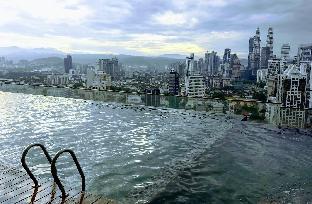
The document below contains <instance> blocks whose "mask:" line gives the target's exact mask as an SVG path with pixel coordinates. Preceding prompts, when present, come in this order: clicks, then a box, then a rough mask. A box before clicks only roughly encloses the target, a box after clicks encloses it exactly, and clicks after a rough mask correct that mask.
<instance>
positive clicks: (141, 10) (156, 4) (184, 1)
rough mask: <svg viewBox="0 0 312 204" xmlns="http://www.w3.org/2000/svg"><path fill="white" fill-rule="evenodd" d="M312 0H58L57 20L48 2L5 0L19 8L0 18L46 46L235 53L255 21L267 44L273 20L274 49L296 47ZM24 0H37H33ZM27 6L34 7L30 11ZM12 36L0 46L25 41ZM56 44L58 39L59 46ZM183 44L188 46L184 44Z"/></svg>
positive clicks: (4, 30) (9, 30)
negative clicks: (40, 4)
mask: <svg viewBox="0 0 312 204" xmlns="http://www.w3.org/2000/svg"><path fill="white" fill-rule="evenodd" d="M44 1H51V0H44ZM309 1H310V0H296V1H294V0H274V1H272V0H231V1H228V0H197V1H195V0H193V1H191V0H175V1H174V0H171V1H168V0H159V1H152V0H132V1H127V0H120V1H108V0H89V1H86V0H84V1H79V0H74V1H69V2H67V1H59V2H57V3H58V4H59V5H61V6H62V5H63V7H60V8H56V9H55V12H57V13H55V15H56V18H55V19H53V15H52V14H53V13H50V16H45V14H44V13H43V14H42V12H41V9H49V8H40V7H39V8H38V9H37V8H36V7H31V6H30V7H29V9H28V10H24V9H23V5H18V4H19V1H16V2H15V4H16V5H14V4H12V5H10V4H8V5H7V7H8V8H9V7H10V6H15V7H16V9H15V10H16V13H15V14H14V15H12V18H7V19H6V18H4V20H2V21H1V20H0V34H2V35H3V36H17V37H18V36H19V35H22V36H23V37H25V39H28V38H31V39H33V41H34V42H35V39H36V38H38V39H47V40H48V39H49V38H50V39H51V42H50V43H48V45H53V46H54V47H55V48H58V49H60V48H63V47H64V46H65V45H64V43H65V44H66V39H70V40H69V42H68V44H67V45H66V46H65V47H66V49H67V51H70V50H71V49H73V50H84V49H86V50H88V51H92V50H94V51H96V52H101V50H103V52H114V53H127V54H131V53H135V54H152V55H156V54H162V52H176V53H184V54H186V52H189V51H191V48H194V49H195V50H194V52H195V53H200V52H202V51H204V50H212V49H214V50H216V51H218V52H219V53H220V52H222V51H223V49H224V48H226V47H230V48H232V50H233V51H235V52H238V53H247V52H248V38H249V37H250V36H252V35H253V34H254V32H255V29H256V28H257V27H258V26H259V27H260V28H261V32H262V41H263V45H264V44H265V38H266V32H267V29H268V27H269V26H273V28H274V32H275V36H274V37H275V44H276V46H275V52H276V54H278V53H279V48H280V46H281V44H282V43H286V42H290V43H291V45H292V48H293V49H292V50H293V53H295V51H296V50H297V46H298V44H300V43H309V42H311V38H310V36H311V33H312V26H311V23H312V19H311V18H310V17H309V16H310V12H311V10H312V4H311V3H310V2H309ZM62 2H65V3H62ZM66 2H67V3H66ZM13 3H14V2H13ZM28 3H29V4H31V3H34V2H32V0H30V1H29V2H28ZM43 5H44V4H43ZM5 9H7V8H5ZM31 9H34V10H33V11H30V12H28V11H29V10H31ZM0 12H1V9H0ZM3 12H4V11H3ZM67 12H68V13H70V14H71V13H72V15H74V16H71V15H68V13H67ZM37 13H39V14H38V15H36V14H37ZM3 15H5V14H3ZM62 15H63V16H62ZM51 16H52V17H51ZM0 17H2V16H0ZM76 19H78V20H76ZM47 36H49V37H47ZM10 39H11V38H10ZM60 39H61V40H60ZM52 40H54V42H52ZM58 40H59V42H58ZM11 41H13V42H9V41H7V42H6V41H5V39H2V40H0V45H8V43H11V44H12V45H17V46H29V44H27V42H23V41H22V40H17V41H16V42H15V44H14V37H12V39H11ZM17 43H19V44H17ZM58 43H63V45H59V46H58ZM183 44H185V45H188V46H189V48H190V49H186V48H185V49H184V48H183ZM142 45H144V46H146V47H145V48H144V47H142ZM162 45H163V46H164V47H163V48H162V47H161V46H162ZM43 46H44V45H42V47H43ZM153 49H154V52H153ZM244 57H245V56H244Z"/></svg>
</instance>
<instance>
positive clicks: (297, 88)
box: [276, 65, 307, 128]
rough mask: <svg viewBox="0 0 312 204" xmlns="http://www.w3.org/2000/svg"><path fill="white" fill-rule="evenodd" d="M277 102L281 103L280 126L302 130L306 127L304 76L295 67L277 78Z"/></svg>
mask: <svg viewBox="0 0 312 204" xmlns="http://www.w3.org/2000/svg"><path fill="white" fill-rule="evenodd" d="M276 98H277V101H278V102H280V103H281V110H280V125H284V126H290V127H300V128H303V127H305V125H306V110H305V108H306V107H307V104H306V75H303V74H302V73H300V70H299V68H298V67H297V66H296V65H292V66H290V67H289V68H288V69H286V70H285V72H284V73H283V74H280V75H279V77H278V84H277V94H276Z"/></svg>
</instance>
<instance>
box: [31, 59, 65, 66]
mask: <svg viewBox="0 0 312 204" xmlns="http://www.w3.org/2000/svg"><path fill="white" fill-rule="evenodd" d="M30 64H46V65H63V64H64V60H63V58H60V57H47V58H39V59H35V60H32V61H30Z"/></svg>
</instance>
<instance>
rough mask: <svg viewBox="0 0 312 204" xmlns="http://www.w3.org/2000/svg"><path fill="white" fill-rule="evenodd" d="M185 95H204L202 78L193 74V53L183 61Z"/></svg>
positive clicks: (197, 74)
mask: <svg viewBox="0 0 312 204" xmlns="http://www.w3.org/2000/svg"><path fill="white" fill-rule="evenodd" d="M185 65H186V73H185V95H186V96H188V97H203V96H204V94H205V81H204V77H203V76H202V75H200V74H199V73H196V72H194V53H192V54H191V55H190V57H186V61H185Z"/></svg>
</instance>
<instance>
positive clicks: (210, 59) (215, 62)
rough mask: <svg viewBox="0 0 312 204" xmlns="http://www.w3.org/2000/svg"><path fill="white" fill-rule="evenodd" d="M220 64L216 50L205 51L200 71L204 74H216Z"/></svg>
mask: <svg viewBox="0 0 312 204" xmlns="http://www.w3.org/2000/svg"><path fill="white" fill-rule="evenodd" d="M219 65H220V58H219V56H218V55H217V52H214V51H212V52H208V51H207V52H206V53H205V64H204V69H203V71H202V72H201V74H203V75H204V76H211V75H216V74H217V73H218V68H219Z"/></svg>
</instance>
